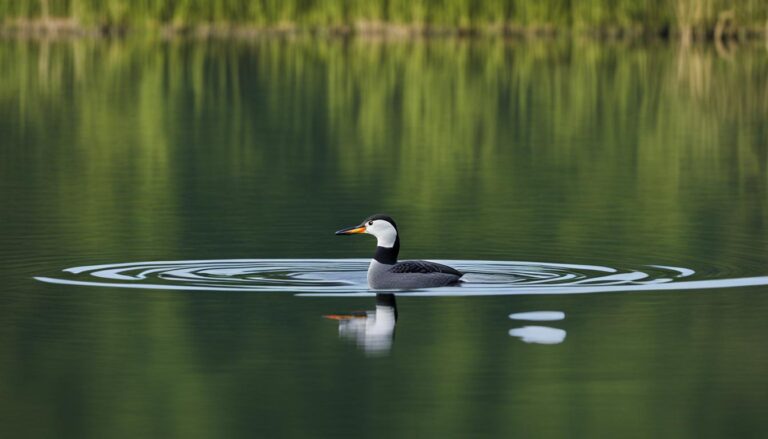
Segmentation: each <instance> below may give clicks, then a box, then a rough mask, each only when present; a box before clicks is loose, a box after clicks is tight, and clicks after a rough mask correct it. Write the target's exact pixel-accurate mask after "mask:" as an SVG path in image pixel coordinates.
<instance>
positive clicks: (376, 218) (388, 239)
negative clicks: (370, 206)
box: [336, 214, 398, 248]
mask: <svg viewBox="0 0 768 439" xmlns="http://www.w3.org/2000/svg"><path fill="white" fill-rule="evenodd" d="M358 233H367V234H369V235H373V236H375V237H376V239H377V240H378V246H379V247H385V248H392V247H394V246H395V245H396V243H397V240H398V239H397V224H395V220H393V219H392V218H391V217H389V216H387V215H381V214H376V215H371V216H369V217H368V218H366V219H365V220H364V221H363V222H362V223H360V224H358V225H356V226H352V227H347V228H346V229H341V230H339V231H337V232H336V234H337V235H355V234H358Z"/></svg>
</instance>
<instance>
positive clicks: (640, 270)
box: [35, 259, 768, 296]
mask: <svg viewBox="0 0 768 439" xmlns="http://www.w3.org/2000/svg"><path fill="white" fill-rule="evenodd" d="M438 262H441V263H445V264H448V265H451V266H454V267H456V268H458V269H459V270H462V271H463V272H465V273H466V274H465V276H464V280H465V282H463V283H462V284H461V286H460V287H444V288H432V289H421V290H412V291H403V292H402V293H403V294H409V295H419V296H483V295H524V294H525V295H535V294H578V293H601V292H619V291H658V290H683V289H706V288H729V287H739V286H754V285H768V276H759V277H741V278H729V279H711V278H709V279H697V278H696V271H695V270H693V269H691V268H683V267H672V266H665V265H644V266H639V267H632V268H631V267H606V266H599V265H581V264H562V263H550V262H521V261H465V260H456V261H438ZM368 263H369V260H368V259H224V260H190V261H152V262H133V263H117V264H103V265H88V266H82V267H72V268H67V269H65V270H63V275H60V276H56V277H44V276H38V277H35V279H37V280H39V281H42V282H48V283H55V284H66V285H79V286H97V287H111V288H144V289H163V290H188V291H194V290H203V291H250V292H290V293H296V294H299V295H321V296H342V295H343V296H350V295H351V296H371V295H373V294H374V292H372V291H371V290H369V289H368V285H367V282H366V270H367V268H368Z"/></svg>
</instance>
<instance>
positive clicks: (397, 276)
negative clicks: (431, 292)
mask: <svg viewBox="0 0 768 439" xmlns="http://www.w3.org/2000/svg"><path fill="white" fill-rule="evenodd" d="M359 233H367V234H369V235H373V236H375V237H376V239H377V241H378V242H377V246H376V253H375V254H374V255H373V259H372V260H371V264H370V265H369V266H368V286H369V287H370V288H371V289H374V290H389V289H415V288H433V287H444V286H449V285H457V284H459V282H460V279H461V277H462V276H463V275H464V273H462V272H460V271H459V270H456V269H455V268H452V267H449V266H447V265H443V264H438V263H436V262H430V261H402V262H398V261H397V255H398V253H399V252H400V237H399V236H398V229H397V224H396V223H395V220H393V219H392V218H391V217H389V216H387V215H382V214H376V215H371V216H369V217H368V218H366V219H365V220H364V221H363V222H362V223H360V224H358V225H356V226H352V227H347V228H346V229H341V230H339V231H337V232H336V234H337V235H355V234H359Z"/></svg>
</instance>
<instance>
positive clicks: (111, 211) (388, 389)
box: [0, 39, 768, 438]
mask: <svg viewBox="0 0 768 439" xmlns="http://www.w3.org/2000/svg"><path fill="white" fill-rule="evenodd" d="M0 77H2V78H3V80H2V81H0V218H1V219H2V228H0V262H1V264H0V277H1V278H2V280H3V282H2V284H0V285H1V287H0V299H1V300H2V306H1V307H0V426H1V427H0V431H1V432H2V436H3V437H6V436H7V437H72V438H90V437H93V438H103V437H126V438H128V437H130V438H135V437H185V438H187V437H241V436H242V437H254V436H256V437H276V436H294V437H315V436H342V437H347V436H359V435H365V436H369V437H400V436H402V437H409V436H413V437H416V436H420V437H441V436H442V437H477V436H487V437H511V436H520V437H562V436H572V437H697V438H698V437H760V436H762V435H763V434H764V433H763V432H764V431H765V429H766V427H767V426H766V420H765V413H766V411H768V373H766V372H767V371H768V350H767V349H766V348H765V345H766V342H765V340H766V337H767V336H768V319H766V318H765V316H766V313H768V287H766V286H764V285H765V283H766V282H765V281H764V279H765V277H766V276H768V124H766V120H768V53H767V52H766V50H765V48H764V47H761V46H756V47H747V46H744V47H739V48H737V49H736V50H734V51H732V52H730V53H723V52H722V51H721V52H719V53H718V52H717V51H716V50H715V49H714V48H711V49H710V48H690V49H685V50H681V49H678V48H676V47H670V46H665V45H659V46H654V45H651V46H640V47H636V46H631V45H610V44H606V45H594V44H588V43H579V42H558V41H550V42H544V43H541V42H527V43H521V42H499V41H482V40H477V41H457V40H431V41H421V42H405V41H388V42H380V41H354V40H353V41H342V40H332V41H303V40H297V41H278V40H271V41H260V42H219V43H215V42H212V43H207V42H182V41H170V42H148V41H136V40H131V39H129V40H121V41H92V40H87V39H84V40H74V41H55V42H51V41H2V42H0ZM375 212H388V213H390V214H391V215H392V216H394V217H395V218H396V219H397V220H398V222H399V225H400V228H401V234H402V244H403V249H402V254H401V256H403V257H404V258H431V259H443V260H454V261H455V264H456V265H457V266H460V267H461V268H463V269H465V270H467V271H468V272H470V275H471V276H470V279H469V280H470V281H471V282H470V284H471V285H468V286H467V285H465V286H462V287H461V288H455V289H448V291H445V289H443V290H441V291H434V290H429V291H422V292H408V293H406V294H401V295H399V296H398V297H397V301H396V305H397V317H398V319H397V323H396V326H395V325H394V323H392V324H389V323H388V322H390V320H391V321H394V318H393V317H394V308H393V306H392V305H394V303H392V302H391V300H390V299H387V298H382V297H378V298H374V297H373V294H372V293H371V292H370V291H367V290H366V288H365V286H364V270H365V262H364V261H362V260H361V258H365V257H368V256H369V255H370V254H371V253H372V251H373V245H374V244H373V241H372V239H370V238H366V237H359V238H358V239H351V238H347V239H341V238H338V237H336V236H334V235H333V231H335V230H338V229H339V228H341V227H343V226H348V225H351V224H355V223H357V222H359V221H360V220H361V219H362V218H364V217H365V216H367V215H369V214H371V213H375ZM286 260H288V261H286ZM521 261H526V262H521ZM94 266H98V267H94ZM77 267H85V268H77ZM65 269H70V270H68V271H63V270H65ZM115 276H117V277H115ZM39 279H42V280H44V282H43V281H40V280H39ZM743 279H752V280H751V281H743ZM755 279H757V280H755ZM760 279H763V280H760ZM51 280H54V281H56V280H58V281H60V282H57V283H51ZM137 285H138V286H140V287H141V288H133V287H131V288H125V287H126V286H137ZM713 285H714V286H713ZM168 287H174V288H175V289H167V288H168ZM601 288H602V289H601ZM605 288H608V290H606V289H605ZM574 289H577V290H574ZM573 292H581V293H584V294H571V293H573ZM601 292H610V293H611V294H599V293H601ZM360 311H369V313H367V314H366V313H365V312H360ZM324 316H325V317H326V318H323V317H324ZM374 317H375V318H376V321H375V322H374V320H373V318H374ZM366 319H367V320H366ZM372 322H373V323H372ZM395 335H396V336H395Z"/></svg>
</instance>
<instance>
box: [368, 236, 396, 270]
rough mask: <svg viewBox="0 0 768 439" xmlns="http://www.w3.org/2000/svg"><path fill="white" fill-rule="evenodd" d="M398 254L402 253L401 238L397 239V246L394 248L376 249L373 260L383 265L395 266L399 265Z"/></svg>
mask: <svg viewBox="0 0 768 439" xmlns="http://www.w3.org/2000/svg"><path fill="white" fill-rule="evenodd" d="M398 253H400V237H396V238H395V245H393V246H392V247H381V246H378V247H376V253H375V254H374V255H373V259H375V260H376V261H377V262H379V263H381V264H387V265H394V264H396V263H397V254H398Z"/></svg>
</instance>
